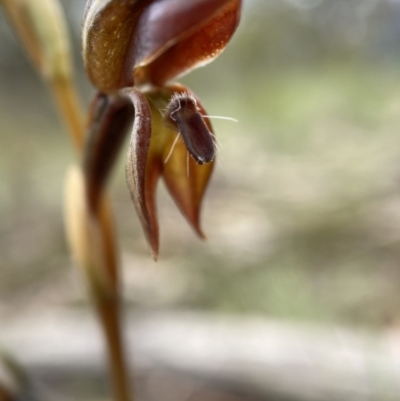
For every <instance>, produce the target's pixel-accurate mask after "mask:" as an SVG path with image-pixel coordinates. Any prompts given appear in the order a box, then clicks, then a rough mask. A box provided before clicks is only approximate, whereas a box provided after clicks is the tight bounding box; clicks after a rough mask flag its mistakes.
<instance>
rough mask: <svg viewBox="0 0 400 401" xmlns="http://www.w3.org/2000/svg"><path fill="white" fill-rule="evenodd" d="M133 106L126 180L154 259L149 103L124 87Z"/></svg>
mask: <svg viewBox="0 0 400 401" xmlns="http://www.w3.org/2000/svg"><path fill="white" fill-rule="evenodd" d="M123 92H124V94H126V95H127V96H129V97H130V99H131V101H132V103H133V106H134V109H135V118H134V123H133V129H132V135H131V140H130V143H129V149H128V155H127V161H126V179H127V184H128V188H129V191H130V193H131V198H132V201H133V204H134V206H135V208H136V212H137V214H138V216H139V219H140V222H141V223H142V226H143V230H144V232H145V235H146V238H147V240H148V242H149V244H150V248H151V252H152V254H153V257H154V259H156V258H157V255H158V247H159V240H158V223H157V214H156V208H155V201H154V199H155V194H154V192H155V187H156V183H157V180H158V177H159V175H160V173H161V164H160V160H159V159H158V158H157V157H155V156H156V154H157V152H154V151H153V152H149V148H150V139H151V137H152V121H151V119H152V114H151V109H150V106H149V103H148V101H147V99H146V97H145V95H143V94H142V93H140V92H139V91H137V90H136V89H134V88H132V89H126V90H124V91H123Z"/></svg>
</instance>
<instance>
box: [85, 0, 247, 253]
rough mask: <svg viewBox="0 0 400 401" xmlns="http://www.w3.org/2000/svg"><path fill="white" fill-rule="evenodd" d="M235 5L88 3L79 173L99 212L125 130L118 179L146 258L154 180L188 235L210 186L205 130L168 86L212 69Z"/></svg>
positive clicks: (232, 24) (190, 102) (142, 0)
mask: <svg viewBox="0 0 400 401" xmlns="http://www.w3.org/2000/svg"><path fill="white" fill-rule="evenodd" d="M240 10H241V0H190V1H188V0H153V1H151V0H91V1H89V2H88V3H87V6H86V9H85V14H84V19H83V49H84V50H83V54H84V60H85V67H86V70H87V73H88V76H89V77H90V79H91V81H92V83H93V84H94V85H95V86H96V87H97V89H98V91H99V92H98V93H97V94H96V95H95V97H94V99H93V101H92V107H91V113H90V121H89V128H88V131H89V132H88V136H87V142H86V150H85V152H84V170H85V176H86V180H87V187H88V199H89V205H90V207H91V208H93V209H95V208H97V207H98V203H99V199H100V197H101V193H102V191H103V188H104V184H105V182H106V180H107V177H108V174H109V171H110V169H111V167H112V166H113V164H114V161H115V158H116V156H117V154H118V153H119V150H120V147H121V144H122V140H123V138H124V137H125V135H126V133H127V132H128V131H129V128H130V127H131V126H132V123H133V126H132V131H131V140H130V145H129V150H128V157H127V165H126V173H127V182H128V187H129V190H130V193H131V198H132V201H133V203H134V205H135V208H136V211H137V213H138V215H139V218H140V221H141V223H142V226H143V229H144V232H145V234H146V237H147V240H148V242H149V244H150V247H151V250H152V254H153V257H154V258H156V257H157V254H158V248H159V240H158V237H159V233H158V223H157V214H156V206H155V190H156V185H157V182H158V180H159V178H160V177H162V178H163V179H164V181H165V184H166V186H167V188H168V190H169V192H170V193H171V195H172V197H173V199H174V200H175V202H176V204H177V205H178V207H179V209H180V210H181V212H182V214H183V215H184V216H185V217H186V218H187V220H188V221H189V222H190V224H191V225H192V226H193V228H194V229H195V231H196V232H197V233H198V234H199V235H200V236H201V237H204V235H203V233H202V231H201V228H200V222H199V213H200V205H201V201H202V198H203V195H204V192H205V190H206V187H207V184H208V181H209V178H210V176H211V173H212V170H213V165H214V159H215V144H214V134H213V130H212V126H211V124H210V122H209V120H208V118H206V116H207V113H206V111H205V109H204V108H203V106H202V105H201V103H200V101H199V99H198V98H197V97H196V96H195V95H194V94H193V93H192V92H191V91H190V89H188V88H186V87H184V86H182V85H180V84H176V83H170V81H171V80H172V79H174V78H176V77H177V76H180V75H183V74H184V73H186V72H188V71H190V70H191V69H193V68H195V67H198V66H200V65H204V64H206V63H207V62H209V61H211V60H212V59H214V58H215V57H216V56H217V55H218V54H219V53H221V51H222V50H223V49H224V48H225V46H226V44H227V43H228V41H229V40H230V38H231V36H232V35H233V33H234V31H235V29H236V27H237V25H238V23H239V18H240Z"/></svg>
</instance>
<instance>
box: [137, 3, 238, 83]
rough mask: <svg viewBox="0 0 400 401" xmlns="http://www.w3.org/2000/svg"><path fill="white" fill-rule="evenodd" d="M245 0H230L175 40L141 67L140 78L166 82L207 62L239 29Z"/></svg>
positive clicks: (139, 79) (148, 80)
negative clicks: (242, 5) (204, 21)
mask: <svg viewBox="0 0 400 401" xmlns="http://www.w3.org/2000/svg"><path fill="white" fill-rule="evenodd" d="M240 13H241V0H230V1H228V2H225V4H224V6H223V7H222V8H220V9H219V10H218V12H217V13H215V14H214V15H213V16H212V18H211V19H208V20H206V23H203V24H202V26H201V27H198V28H197V29H196V30H194V31H192V33H191V34H190V35H189V36H186V37H185V38H183V39H182V40H180V41H178V42H177V43H175V44H174V45H173V46H172V47H170V48H169V49H167V50H166V51H164V52H163V53H162V54H161V55H160V56H159V57H158V58H156V59H155V60H154V61H152V62H151V63H150V64H149V65H146V66H143V67H141V68H138V69H137V71H136V77H137V81H138V82H139V81H142V82H152V83H153V84H156V85H159V86H161V85H163V84H164V83H165V82H167V81H169V80H171V79H174V78H176V77H178V76H180V75H183V74H185V73H187V72H189V71H190V70H192V69H194V68H196V67H199V66H201V65H204V64H207V63H208V62H210V61H212V60H213V59H214V58H215V57H217V56H218V55H219V54H220V53H221V52H222V51H223V50H224V48H225V46H226V45H227V43H228V42H229V40H230V38H231V37H232V35H233V33H234V32H235V30H236V28H237V26H238V24H239V20H240Z"/></svg>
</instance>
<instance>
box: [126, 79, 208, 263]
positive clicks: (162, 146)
mask: <svg viewBox="0 0 400 401" xmlns="http://www.w3.org/2000/svg"><path fill="white" fill-rule="evenodd" d="M177 91H179V92H181V93H182V94H187V93H188V89H187V88H185V87H183V86H180V85H179V86H178V85H174V86H172V87H171V88H163V89H160V90H156V91H152V92H149V93H148V94H147V95H146V102H147V105H148V108H147V107H146V106H144V105H142V106H141V107H142V109H145V110H146V111H145V113H142V115H141V118H146V119H147V118H149V117H150V118H151V126H150V127H149V126H147V125H145V126H143V125H142V127H141V129H139V130H138V129H135V127H134V129H133V131H132V136H131V142H130V146H129V150H128V158H127V165H126V173H127V183H128V187H129V190H130V192H131V197H132V200H133V203H134V205H135V207H136V210H137V212H138V215H139V217H140V220H141V222H142V226H143V229H144V232H145V234H146V237H147V239H148V242H149V244H150V247H151V251H152V254H153V257H154V258H157V255H158V249H159V238H158V237H159V230H158V220H157V209H156V204H155V193H156V187H157V183H158V180H159V178H160V177H162V178H163V179H164V181H165V184H166V186H167V189H168V190H169V192H170V194H171V196H172V198H173V199H174V201H175V203H176V204H177V206H178V208H179V209H180V211H181V212H182V214H183V215H184V216H185V217H186V219H187V220H188V222H189V223H190V224H191V226H192V227H193V228H194V230H195V231H196V232H197V234H198V235H199V236H200V237H202V238H204V234H203V232H202V230H201V227H200V206H201V201H202V199H203V196H204V193H205V190H206V188H207V184H208V182H209V178H210V176H211V173H212V170H213V166H214V163H213V162H210V163H208V164H205V165H200V164H198V163H196V162H195V160H194V158H192V157H189V153H188V149H187V147H186V144H185V142H184V141H183V140H182V139H181V138H182V135H180V133H179V131H178V127H177V126H167V125H166V124H164V122H163V116H162V111H163V110H165V108H166V106H167V105H168V103H169V102H170V100H171V97H173V96H174V94H175V93H176V92H177ZM191 98H192V99H194V98H193V95H191ZM196 104H197V107H198V108H199V109H200V112H201V113H202V114H204V113H205V110H204V109H203V107H202V106H201V104H200V102H198V101H197V100H196ZM199 114H200V113H199ZM204 124H205V126H206V130H207V133H208V134H210V135H211V132H212V127H211V125H210V124H209V123H208V122H207V123H204ZM192 129H195V128H194V127H193V128H192ZM201 129H202V130H203V129H204V127H202V128H201ZM192 134H194V135H196V133H195V132H193V133H192ZM201 135H202V134H199V136H201ZM147 144H148V151H147V154H144V153H143V152H142V149H143V148H145V147H147ZM143 145H144V146H143Z"/></svg>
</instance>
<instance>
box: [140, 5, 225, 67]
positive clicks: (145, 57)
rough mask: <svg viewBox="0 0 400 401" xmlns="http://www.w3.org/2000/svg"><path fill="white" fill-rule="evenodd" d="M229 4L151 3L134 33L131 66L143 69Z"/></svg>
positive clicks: (141, 16)
mask: <svg viewBox="0 0 400 401" xmlns="http://www.w3.org/2000/svg"><path fill="white" fill-rule="evenodd" d="M229 2H230V0H155V1H153V2H152V3H151V4H149V5H148V6H147V7H146V8H145V9H144V10H143V13H142V14H141V15H140V18H139V20H138V24H137V27H136V29H135V34H136V37H135V40H134V46H135V48H134V53H133V56H134V58H135V65H145V64H148V63H150V62H151V61H152V60H154V59H155V58H156V57H158V55H159V54H160V53H162V52H163V51H165V50H166V48H168V47H170V46H172V45H174V44H175V43H177V42H178V41H179V40H181V39H182V38H183V37H186V36H188V35H190V34H192V33H193V32H195V31H196V30H197V29H198V28H199V26H201V25H203V24H204V23H205V22H206V21H208V20H209V19H210V18H211V17H212V16H213V15H214V14H215V13H217V12H218V13H219V10H220V9H221V7H224V6H225V5H226V3H229Z"/></svg>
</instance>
